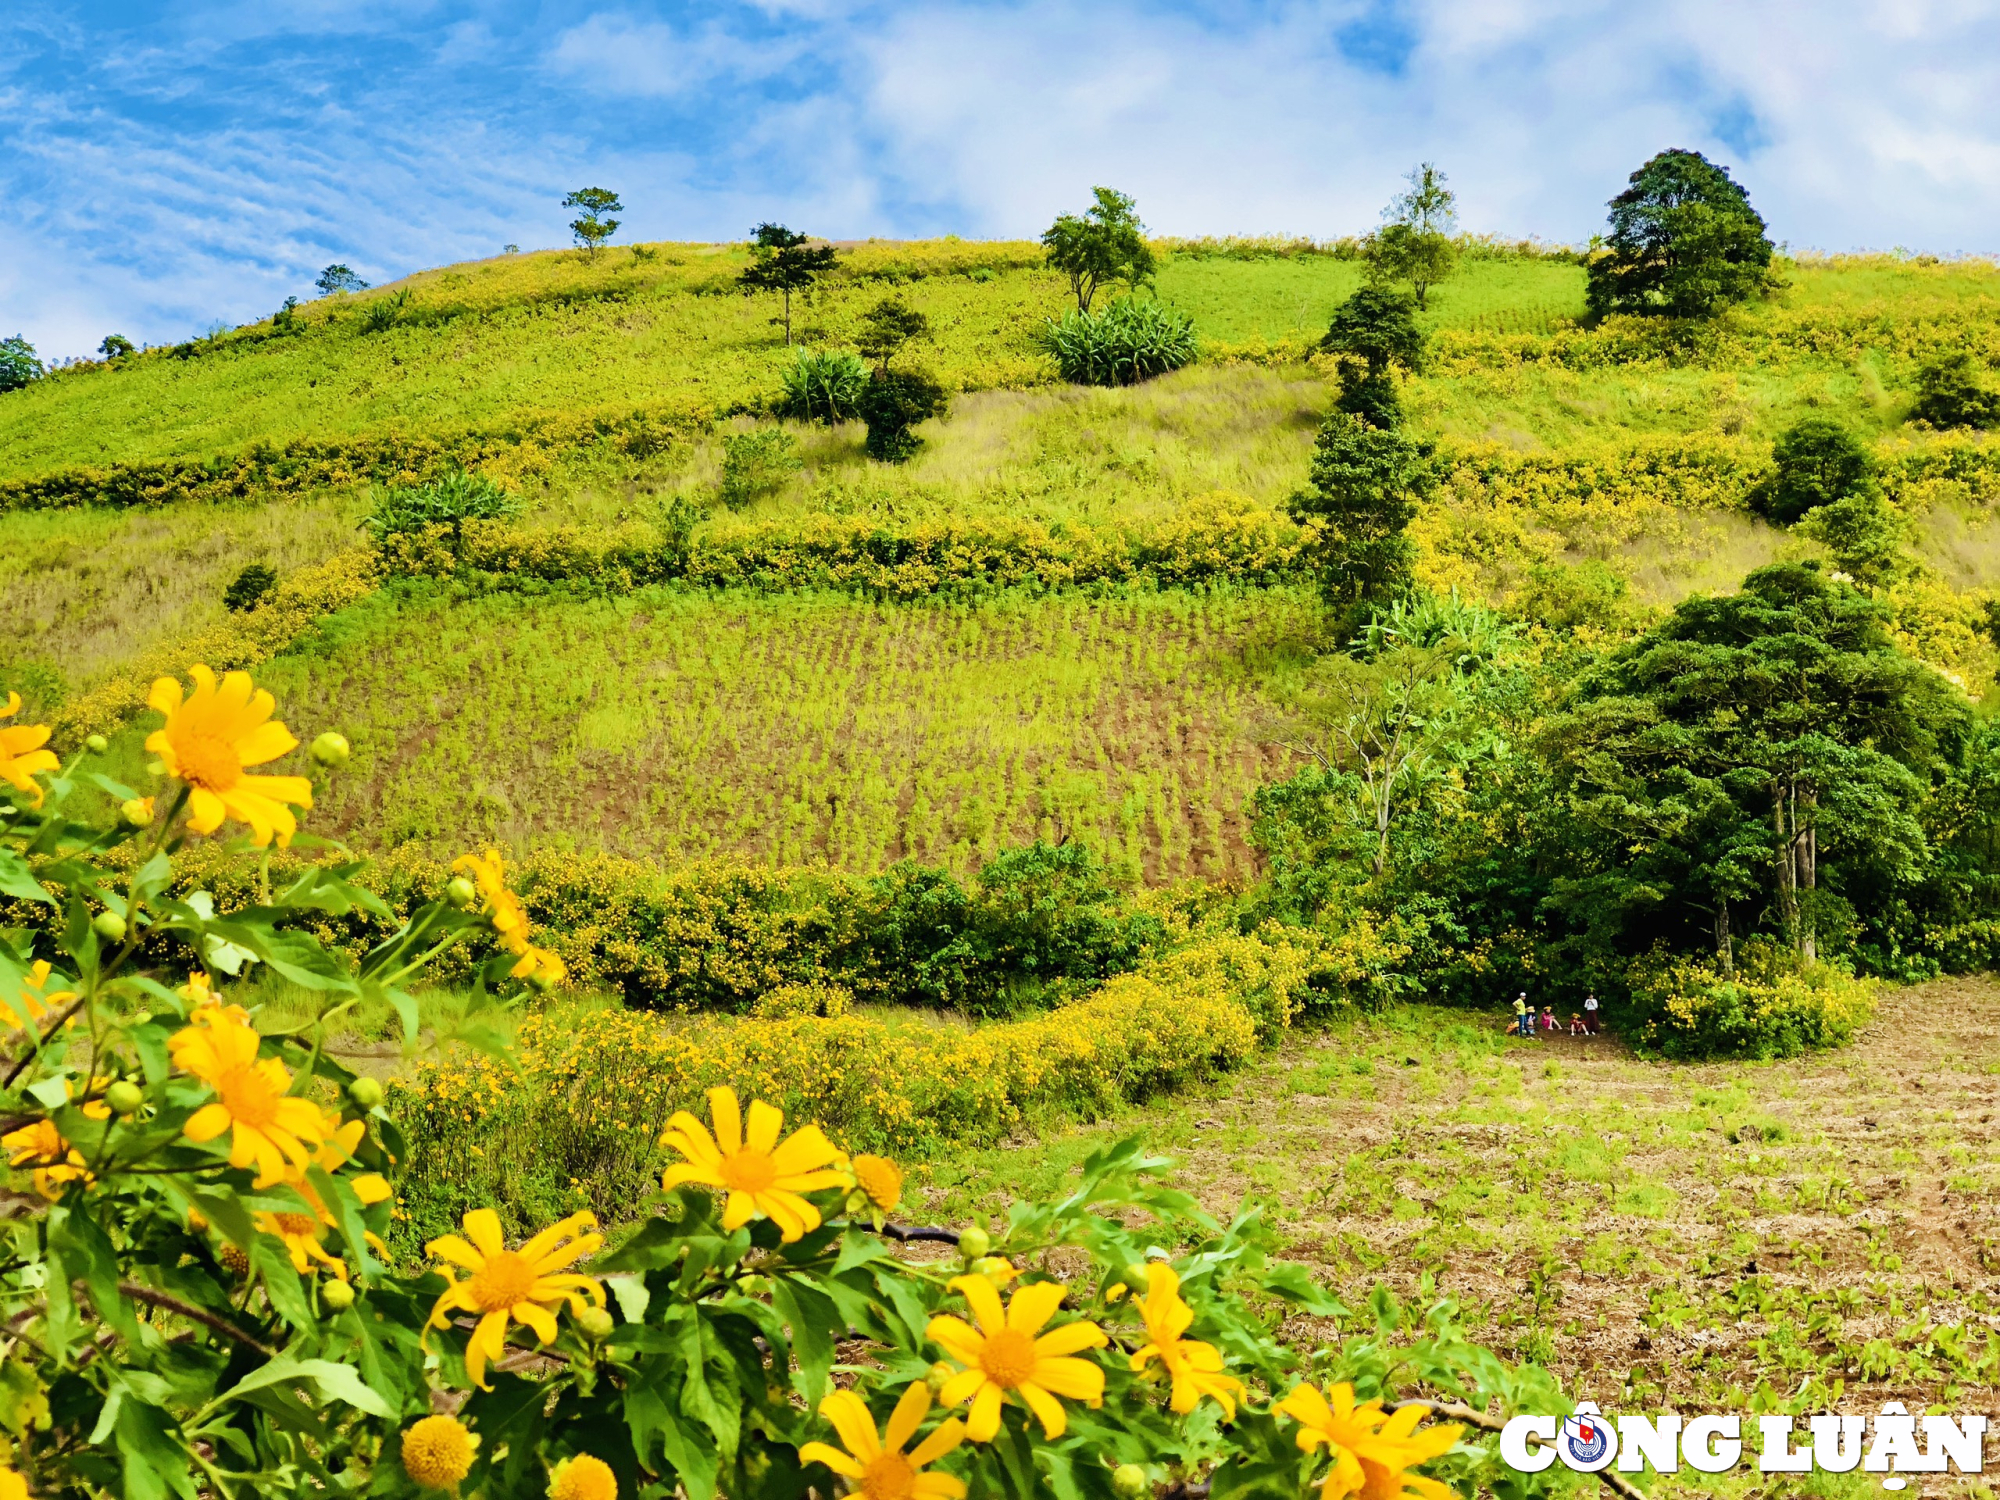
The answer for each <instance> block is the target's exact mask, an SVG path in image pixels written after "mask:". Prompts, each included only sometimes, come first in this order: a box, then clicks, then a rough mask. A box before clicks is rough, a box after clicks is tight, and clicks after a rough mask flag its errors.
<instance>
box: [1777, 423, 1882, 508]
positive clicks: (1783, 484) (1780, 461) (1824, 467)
mask: <svg viewBox="0 0 2000 1500" xmlns="http://www.w3.org/2000/svg"><path fill="white" fill-rule="evenodd" d="M1772 460H1773V463H1774V467H1773V469H1772V472H1771V475H1770V477H1769V478H1768V479H1766V480H1765V481H1764V482H1763V483H1762V484H1760V485H1758V486H1757V487H1756V488H1755V489H1753V490H1752V491H1751V492H1750V504H1751V506H1752V508H1753V509H1755V510H1757V511H1758V512H1759V513H1761V514H1763V515H1765V516H1767V517H1769V518H1770V519H1771V520H1773V521H1775V522H1777V524H1778V525H1780V526H1790V525H1793V524H1794V523H1796V522H1797V521H1799V520H1801V519H1803V518H1804V516H1805V514H1806V512H1807V511H1810V510H1816V509H1818V508H1819V507H1820V506H1822V505H1831V504H1833V503H1834V501H1836V500H1844V499H1846V498H1847V497H1848V496H1849V495H1860V494H1866V493H1871V492H1873V490H1874V489H1875V461H1874V457H1873V455H1871V454H1870V453H1869V451H1868V448H1867V445H1866V444H1864V443H1863V442H1862V441H1861V440H1860V439H1859V438H1857V437H1856V436H1855V435H1854V433H1853V432H1852V431H1851V430H1850V429H1849V428H1848V426H1847V424H1846V423H1844V422H1841V421H1838V420H1837V419H1835V418H1833V417H1807V418H1806V419H1805V420H1803V421H1801V422H1798V423H1796V424H1794V425H1793V426H1792V427H1791V428H1790V429H1789V430H1788V431H1787V432H1786V433H1785V434H1784V436H1782V437H1780V438H1779V439H1778V441H1777V444H1776V445H1775V447H1774V449H1773V451H1772Z"/></svg>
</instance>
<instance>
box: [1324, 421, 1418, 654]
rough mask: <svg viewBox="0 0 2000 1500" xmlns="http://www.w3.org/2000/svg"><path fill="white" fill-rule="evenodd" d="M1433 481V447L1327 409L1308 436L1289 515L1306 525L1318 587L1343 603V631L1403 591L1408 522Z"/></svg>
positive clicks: (1409, 554)
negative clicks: (1305, 470) (1308, 468)
mask: <svg viewBox="0 0 2000 1500" xmlns="http://www.w3.org/2000/svg"><path fill="white" fill-rule="evenodd" d="M1436 487H1437V464H1436V446H1435V445H1434V444H1432V443H1429V442H1423V441H1419V440H1417V439H1414V438H1410V437H1406V436H1404V435H1403V434H1402V433H1400V432H1396V431H1394V430H1387V429H1383V428H1380V427H1374V426H1371V425H1370V424H1368V423H1367V422H1364V421H1362V420H1361V419H1360V418H1359V417H1357V416H1355V415H1353V414H1352V413H1351V412H1344V411H1338V410H1336V411H1334V412H1332V413H1331V414H1329V415H1328V417H1327V419H1326V421H1325V422H1324V423H1323V424H1322V425H1321V427H1320V430H1319V436H1318V437H1317V438H1316V439H1314V442H1313V458H1312V473H1311V478H1310V481H1309V483H1308V485H1307V488H1305V489H1303V490H1301V491H1299V492H1298V493H1297V494H1295V495H1293V496H1292V498H1291V501H1290V504H1289V509H1290V512H1291V515H1292V518H1293V519H1294V520H1296V521H1298V522H1299V523H1300V524H1301V525H1303V526H1306V527H1308V528H1309V530H1310V532H1311V534H1312V537H1313V541H1312V559H1313V563H1314V566H1315V569H1316V571H1317V572H1318V574H1319V581H1320V589H1321V591H1322V592H1323V593H1324V594H1325V595H1326V597H1327V599H1328V600H1329V601H1330V602H1331V603H1333V604H1335V605H1338V606H1340V607H1341V608H1342V611H1343V620H1342V629H1343V633H1347V632H1351V631H1352V630H1353V629H1354V628H1355V627H1357V626H1358V624H1359V622H1360V620H1361V618H1362V617H1363V616H1364V615H1365V614H1366V612H1367V607H1368V606H1370V605H1378V604H1383V605H1386V604H1388V603H1390V602H1392V601H1393V600H1395V599H1398V598H1400V597H1402V596H1403V595H1405V594H1407V593H1408V592H1409V590H1410V586H1411V583H1412V578H1413V572H1414V568H1415V564H1416V550H1417V549H1416V543H1414V542H1413V541H1411V540H1410V537H1409V535H1408V527H1409V524H1410V521H1411V520H1412V519H1413V518H1414V517H1415V516H1416V513H1417V504H1418V502H1419V501H1420V500H1422V499H1423V498H1424V497H1425V496H1426V495H1428V494H1430V493H1431V492H1432V491H1433V490H1434V489H1435V488H1436Z"/></svg>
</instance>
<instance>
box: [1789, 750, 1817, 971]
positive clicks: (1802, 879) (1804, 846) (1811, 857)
mask: <svg viewBox="0 0 2000 1500" xmlns="http://www.w3.org/2000/svg"><path fill="white" fill-rule="evenodd" d="M1803 800H1804V802H1805V805H1806V826H1805V827H1804V828H1801V829H1799V830H1798V832H1797V835H1796V837H1797V839H1798V850H1799V855H1798V860H1799V885H1800V886H1801V887H1802V888H1803V889H1805V890H1808V891H1811V890H1816V889H1818V887H1819V824H1818V821H1817V819H1816V817H1815V814H1817V813H1818V811H1819V793H1818V792H1816V791H1813V790H1811V789H1810V788H1808V789H1807V791H1806V794H1805V797H1804V799H1803ZM1792 821H1793V822H1794V824H1796V823H1797V821H1798V809H1797V808H1796V807H1794V808H1793V810H1792ZM1799 952H1801V953H1802V954H1804V955H1805V960H1806V962H1807V963H1813V962H1816V961H1817V960H1818V958H1819V934H1818V933H1816V932H1814V931H1813V925H1812V912H1811V910H1810V907H1808V909H1807V910H1806V911H1805V913H1804V914H1803V916H1802V918H1801V920H1800V923H1799Z"/></svg>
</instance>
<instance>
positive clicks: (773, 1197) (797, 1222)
mask: <svg viewBox="0 0 2000 1500" xmlns="http://www.w3.org/2000/svg"><path fill="white" fill-rule="evenodd" d="M708 1112H709V1117H710V1118H711V1119H713V1120H714V1121H715V1134H714V1135H710V1134H709V1133H708V1127H707V1126H705V1125H703V1124H702V1123H701V1121H699V1120H697V1119H696V1118H695V1117H694V1116H693V1115H691V1114H689V1113H688V1112H687V1111H686V1110H684V1109H683V1110H677V1111H676V1112H675V1114H674V1117H673V1118H672V1119H671V1120H669V1121H667V1128H666V1131H665V1133H664V1134H663V1135H661V1137H660V1144H661V1145H662V1146H672V1147H673V1148H674V1149H675V1150H676V1151H678V1152H680V1154H681V1155H682V1156H684V1157H686V1158H687V1160H686V1161H685V1162H681V1163H678V1164H676V1165H674V1166H671V1167H668V1168H667V1171H666V1175H665V1176H664V1177H663V1178H662V1179H661V1181H660V1186H661V1187H662V1188H665V1189H668V1190H671V1189H673V1188H677V1187H679V1186H680V1185H681V1184H682V1183H685V1182H693V1183H699V1184H700V1185H701V1186H703V1187H712V1188H721V1189H723V1190H724V1191H726V1192H727V1193H728V1194H729V1198H728V1200H727V1202H725V1203H724V1205H723V1209H722V1227H723V1228H724V1229H739V1228H741V1227H742V1226H743V1225H745V1224H747V1223H749V1222H750V1221H751V1220H752V1219H770V1220H771V1221H772V1222H773V1223H775V1224H776V1225H777V1226H778V1232H779V1234H780V1235H781V1236H782V1237H783V1238H784V1241H785V1243H786V1244H790V1243H791V1242H792V1241H794V1240H797V1239H802V1238H803V1237H804V1236H806V1235H807V1234H810V1233H811V1232H812V1231H813V1230H815V1229H817V1228H819V1226H820V1213H819V1210H818V1209H817V1208H815V1207H813V1205H812V1204H810V1203H808V1202H807V1201H806V1200H805V1199H804V1198H802V1197H800V1196H799V1195H800V1194H801V1193H810V1192H813V1191H816V1190H817V1189H819V1188H829V1187H845V1186H846V1185H847V1178H846V1176H845V1175H844V1174H843V1173H841V1172H840V1171H838V1170H836V1169H835V1168H834V1163H836V1162H838V1161H839V1160H840V1152H839V1151H838V1150H837V1149H836V1148H835V1147H834V1144H833V1142H831V1141H829V1140H828V1139H827V1138H826V1137H825V1136H824V1135H822V1134H821V1133H820V1128H819V1127H818V1126H817V1125H805V1126H801V1127H800V1128H799V1129H797V1130H795V1131H793V1132H792V1134H791V1135H790V1136H789V1137H788V1138H787V1139H786V1140H785V1142H784V1144H783V1145H780V1144H779V1143H778V1132H779V1131H780V1130H782V1129H783V1128H784V1124H785V1116H784V1112H783V1111H782V1110H779V1109H776V1108H774V1107H773V1106H771V1105H769V1104H766V1103H765V1102H764V1101H763V1100H762V1099H754V1100H752V1101H751V1103H750V1128H749V1130H748V1132H747V1133H746V1132H745V1130H744V1128H743V1115H742V1110H741V1107H740V1106H739V1105H738V1104H737V1102H736V1090H734V1089H732V1088H728V1087H726V1086H725V1087H722V1088H713V1089H710V1090H709V1091H708Z"/></svg>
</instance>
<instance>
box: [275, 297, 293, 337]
mask: <svg viewBox="0 0 2000 1500" xmlns="http://www.w3.org/2000/svg"><path fill="white" fill-rule="evenodd" d="M298 326H299V299H298V298H296V297H287V298H286V299H285V301H284V305H283V306H282V307H280V308H279V309H278V310H277V311H276V312H274V313H272V314H271V327H272V329H273V330H274V331H276V332H278V333H295V332H297V330H298Z"/></svg>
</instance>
